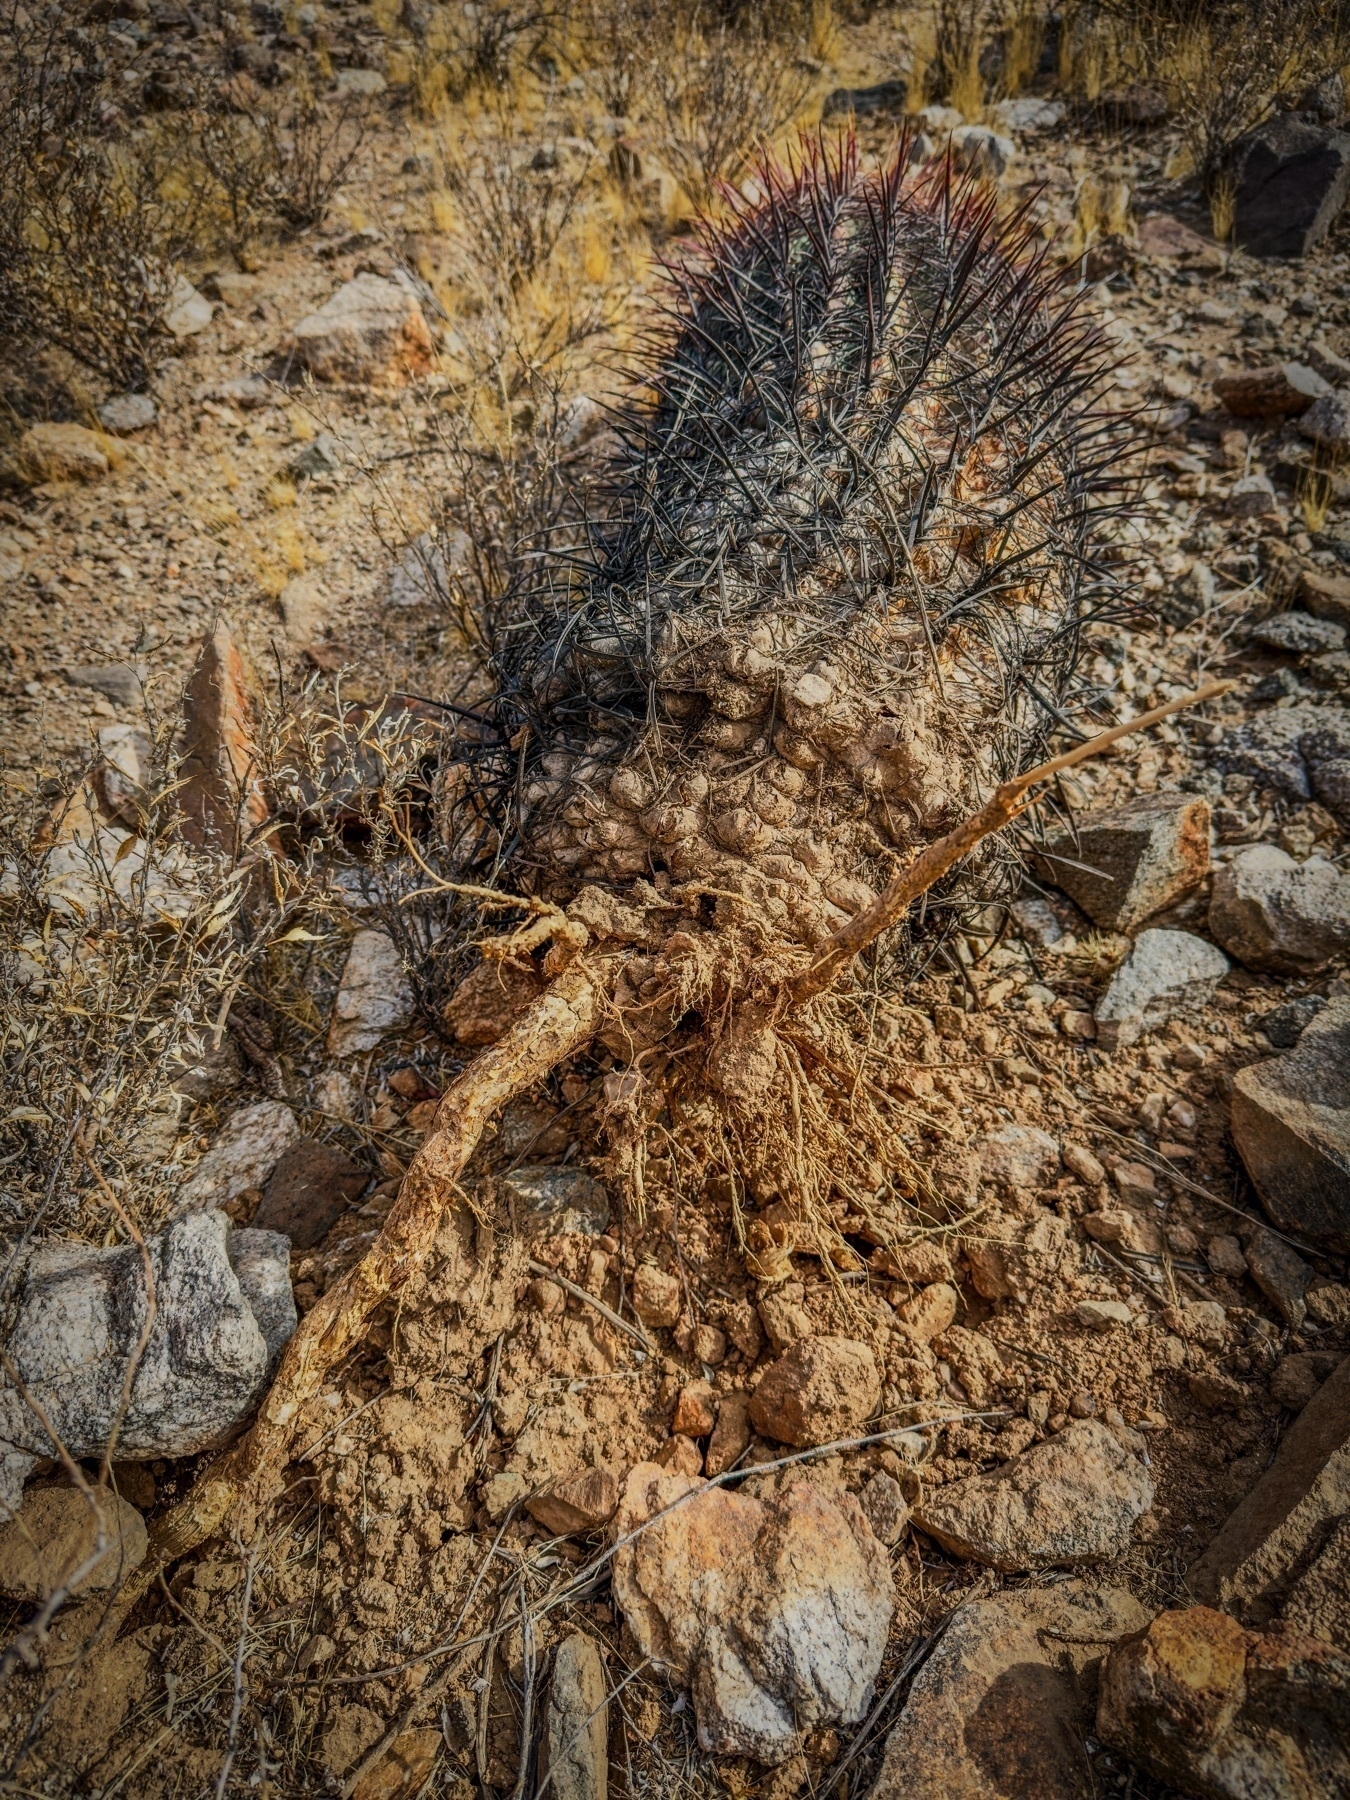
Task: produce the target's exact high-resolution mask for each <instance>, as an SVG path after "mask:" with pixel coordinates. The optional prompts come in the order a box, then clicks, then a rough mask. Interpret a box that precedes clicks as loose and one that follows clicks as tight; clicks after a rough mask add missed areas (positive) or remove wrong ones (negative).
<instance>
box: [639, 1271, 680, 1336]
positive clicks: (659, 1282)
mask: <svg viewBox="0 0 1350 1800" xmlns="http://www.w3.org/2000/svg"><path fill="white" fill-rule="evenodd" d="M683 1305H684V1289H683V1287H682V1286H681V1285H680V1279H679V1276H678V1275H667V1274H666V1272H665V1270H664V1269H658V1268H657V1267H656V1265H655V1263H639V1264H638V1266H637V1268H636V1269H635V1270H634V1271H633V1311H634V1312H635V1313H636V1314H637V1316H638V1317H639V1319H641V1320H642V1323H643V1324H644V1325H650V1326H652V1327H653V1329H654V1330H658V1331H660V1330H665V1329H668V1328H669V1327H670V1326H671V1325H673V1324H675V1322H676V1320H677V1319H678V1318H679V1316H680V1310H681V1308H682V1306H683Z"/></svg>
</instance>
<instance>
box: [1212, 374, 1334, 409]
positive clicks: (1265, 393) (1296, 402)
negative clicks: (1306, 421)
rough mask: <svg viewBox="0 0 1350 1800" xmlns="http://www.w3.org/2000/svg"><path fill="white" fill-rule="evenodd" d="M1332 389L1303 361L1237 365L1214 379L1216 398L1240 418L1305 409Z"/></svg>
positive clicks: (1328, 383)
mask: <svg viewBox="0 0 1350 1800" xmlns="http://www.w3.org/2000/svg"><path fill="white" fill-rule="evenodd" d="M1330 392H1331V383H1330V382H1329V381H1324V380H1323V379H1322V377H1321V376H1320V375H1319V374H1318V373H1317V371H1316V370H1315V369H1308V368H1305V367H1304V366H1303V364H1302V363H1295V362H1290V363H1276V364H1275V366H1274V367H1273V368H1268V369H1238V370H1237V371H1235V373H1233V374H1232V375H1221V376H1220V377H1219V378H1218V380H1217V381H1216V382H1215V383H1214V394H1215V398H1216V399H1217V400H1218V401H1219V402H1220V403H1221V404H1222V405H1223V406H1225V407H1226V408H1227V409H1228V411H1229V412H1230V413H1232V414H1233V415H1234V416H1235V417H1236V418H1239V419H1267V418H1273V417H1276V416H1278V415H1280V414H1284V415H1285V416H1288V415H1289V414H1292V413H1301V412H1306V411H1307V410H1308V408H1309V407H1310V406H1311V405H1312V403H1313V401H1314V400H1320V399H1321V398H1322V396H1323V394H1329V393H1330Z"/></svg>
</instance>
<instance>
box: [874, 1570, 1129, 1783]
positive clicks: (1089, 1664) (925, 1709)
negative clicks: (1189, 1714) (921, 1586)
mask: <svg viewBox="0 0 1350 1800" xmlns="http://www.w3.org/2000/svg"><path fill="white" fill-rule="evenodd" d="M1147 1623H1148V1614H1147V1613H1146V1612H1145V1611H1144V1609H1143V1608H1142V1607H1141V1606H1140V1605H1139V1602H1138V1601H1137V1600H1136V1599H1135V1598H1134V1597H1133V1595H1131V1594H1130V1593H1128V1592H1127V1591H1126V1590H1125V1589H1124V1588H1101V1589H1098V1590H1097V1591H1095V1592H1093V1591H1091V1590H1089V1589H1086V1588H1084V1587H1083V1586H1082V1585H1081V1584H1080V1583H1078V1582H1064V1583H1063V1584H1062V1585H1060V1586H1058V1587H1054V1588H1039V1589H1038V1588H1024V1589H1022V1590H1021V1591H1020V1592H1018V1591H1013V1592H1007V1593H1002V1594H996V1595H993V1596H991V1597H990V1598H988V1599H984V1600H967V1601H966V1602H965V1604H964V1605H962V1606H958V1607H957V1608H956V1610H955V1612H953V1613H952V1615H951V1617H950V1619H949V1620H948V1621H947V1625H946V1628H945V1629H944V1631H943V1633H942V1636H941V1637H940V1638H939V1640H938V1643H937V1646H936V1648H935V1649H934V1650H933V1652H932V1654H931V1655H930V1656H929V1657H928V1659H927V1661H926V1662H925V1663H924V1665H923V1667H922V1668H921V1669H920V1671H919V1673H918V1675H917V1676H916V1677H915V1679H914V1684H913V1686H912V1687H911V1688H910V1690H909V1697H908V1699H907V1700H906V1702H905V1708H904V1711H903V1712H902V1713H901V1714H900V1717H899V1719H898V1720H897V1721H896V1723H895V1725H894V1726H893V1727H892V1729H891V1735H890V1737H889V1738H888V1740H887V1743H886V1758H885V1761H884V1762H883V1763H882V1766H881V1773H880V1775H879V1776H878V1777H877V1782H876V1785H875V1786H874V1787H873V1789H872V1792H871V1795H870V1800H995V1796H997V1797H998V1800H1013V1797H1014V1796H1027V1797H1028V1800H1030V1796H1032V1795H1034V1796H1036V1800H1097V1788H1096V1786H1095V1784H1094V1782H1093V1779H1092V1773H1091V1768H1090V1765H1089V1763H1088V1760H1087V1758H1086V1756H1085V1755H1084V1753H1083V1739H1084V1738H1085V1737H1088V1736H1090V1735H1091V1733H1092V1730H1093V1726H1094V1723H1095V1717H1094V1715H1095V1712H1096V1665H1097V1662H1098V1660H1099V1659H1100V1657H1101V1655H1102V1653H1103V1651H1105V1650H1106V1649H1108V1648H1109V1647H1110V1646H1111V1645H1112V1644H1115V1643H1117V1642H1118V1641H1119V1640H1120V1639H1121V1638H1122V1637H1125V1636H1127V1635H1128V1634H1129V1633H1131V1632H1138V1631H1142V1630H1143V1629H1144V1627H1145V1626H1146V1625H1147Z"/></svg>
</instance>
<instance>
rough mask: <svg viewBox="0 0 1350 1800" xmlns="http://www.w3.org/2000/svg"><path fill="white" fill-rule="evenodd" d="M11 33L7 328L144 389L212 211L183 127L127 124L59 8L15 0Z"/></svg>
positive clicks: (1, 199) (3, 97)
mask: <svg viewBox="0 0 1350 1800" xmlns="http://www.w3.org/2000/svg"><path fill="white" fill-rule="evenodd" d="M0 31H2V32H3V34H4V36H5V37H6V40H7V44H8V53H7V55H6V56H5V58H4V60H3V61H2V62H0V117H3V119H4V121H5V124H4V130H3V131H0V326H2V327H3V329H4V330H5V331H6V332H7V333H8V334H9V335H10V336H11V337H13V338H14V339H16V340H18V341H32V340H45V341H46V342H48V343H50V344H54V345H56V346H57V347H59V348H60V349H63V350H65V351H67V352H68V353H69V354H70V355H71V356H73V357H75V358H76V359H77V360H78V361H79V362H82V363H84V364H85V365H86V366H88V367H89V368H92V369H96V370H97V371H98V372H99V373H100V374H102V375H104V376H106V377H107V379H108V380H109V381H111V382H113V383H114V384H115V385H118V386H122V387H135V386H138V385H140V384H142V383H143V382H144V381H145V379H146V377H147V375H148V372H149V364H150V356H151V344H152V340H153V338H154V335H155V332H156V331H157V330H158V328H159V324H160V321H161V319H162V318H163V315H164V312H165V309H166V307H167V305H168V301H169V296H170V294H171V293H172V291H173V285H174V279H175V276H174V264H175V262H176V261H177V260H178V259H179V258H181V257H182V256H184V255H185V254H186V253H187V251H188V250H189V249H190V248H191V246H192V245H193V243H194V242H195V240H196V237H197V231H198V226H199V221H200V218H201V214H202V207H203V196H202V195H201V193H200V191H198V190H194V189H193V188H192V187H191V186H190V185H186V186H184V185H175V184H174V183H173V181H172V180H171V177H172V174H173V172H174V170H175V168H176V167H177V166H178V165H179V164H180V163H181V162H182V152H183V145H182V141H181V133H180V129H179V126H178V124H177V122H176V121H173V120H169V119H160V118H155V119H151V120H149V121H148V122H146V123H145V124H143V125H142V126H141V127H139V128H137V129H135V130H127V129H121V130H118V129H117V127H116V116H115V114H112V113H110V112H109V111H108V108H107V105H106V99H107V97H106V95H105V94H104V92H103V90H102V85H101V82H100V81H99V79H97V77H96V72H95V71H91V70H89V69H86V67H85V66H84V64H82V63H81V62H80V61H79V59H78V58H79V49H80V46H79V44H78V42H76V43H72V42H71V41H70V36H69V34H68V33H67V31H66V29H65V20H64V17H63V15H62V13H61V11H60V9H58V8H47V9H43V10H35V11H33V12H31V13H30V12H28V11H26V10H25V9H24V8H22V7H21V6H20V5H18V3H17V0H9V3H8V5H7V6H6V9H5V15H4V18H3V22H2V23H0Z"/></svg>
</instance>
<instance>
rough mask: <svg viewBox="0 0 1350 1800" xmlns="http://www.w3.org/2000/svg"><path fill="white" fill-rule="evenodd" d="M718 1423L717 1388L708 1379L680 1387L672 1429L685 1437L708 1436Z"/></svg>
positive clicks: (671, 1424) (671, 1423)
mask: <svg viewBox="0 0 1350 1800" xmlns="http://www.w3.org/2000/svg"><path fill="white" fill-rule="evenodd" d="M716 1423H717V1390H716V1389H715V1388H714V1387H713V1386H712V1384H711V1383H710V1382H707V1381H690V1382H687V1383H686V1384H685V1386H684V1387H682V1388H681V1389H680V1394H679V1398H678V1399H677V1400H676V1402H675V1417H674V1418H673V1419H672V1420H671V1422H670V1429H671V1430H672V1431H676V1432H679V1433H680V1434H681V1435H682V1436H684V1437H691V1438H701V1437H707V1436H708V1435H709V1434H710V1433H711V1431H712V1428H713V1426H714V1425H715V1424H716Z"/></svg>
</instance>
